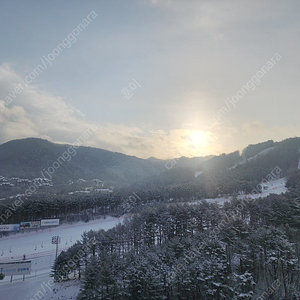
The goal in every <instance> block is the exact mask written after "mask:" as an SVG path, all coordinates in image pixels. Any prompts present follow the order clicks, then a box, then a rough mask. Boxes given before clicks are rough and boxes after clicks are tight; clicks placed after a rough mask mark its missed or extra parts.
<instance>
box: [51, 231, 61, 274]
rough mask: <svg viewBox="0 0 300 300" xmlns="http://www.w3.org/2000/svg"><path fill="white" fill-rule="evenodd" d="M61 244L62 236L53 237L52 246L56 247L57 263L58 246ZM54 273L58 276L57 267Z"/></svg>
mask: <svg viewBox="0 0 300 300" xmlns="http://www.w3.org/2000/svg"><path fill="white" fill-rule="evenodd" d="M60 242H61V238H60V236H58V235H56V236H53V237H52V244H53V245H56V249H55V262H56V260H57V254H58V244H60ZM54 272H55V275H56V267H55V268H54Z"/></svg>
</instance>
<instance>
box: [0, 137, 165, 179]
mask: <svg viewBox="0 0 300 300" xmlns="http://www.w3.org/2000/svg"><path fill="white" fill-rule="evenodd" d="M53 168H55V172H54V173H53V175H51V174H50V173H49V170H50V172H52V171H53ZM163 169H164V163H163V162H160V163H158V162H156V163H153V162H151V161H148V160H145V159H139V158H137V157H134V156H128V155H125V154H121V153H115V152H111V151H107V150H102V149H97V148H91V147H79V148H77V149H75V148H73V147H71V148H70V145H61V144H54V143H51V142H49V141H47V140H43V139H37V138H28V139H21V140H13V141H10V142H7V143H5V144H2V145H0V175H2V176H6V177H18V178H29V179H32V178H36V177H43V174H44V176H45V177H46V178H49V176H48V175H47V174H50V176H53V179H52V180H53V182H54V183H61V182H69V181H75V180H78V179H80V178H83V179H87V180H91V179H95V178H97V179H100V180H102V181H105V182H108V183H111V184H116V183H119V184H130V183H133V182H135V181H137V180H139V179H142V178H146V177H148V176H151V175H155V174H159V173H160V172H161V171H163ZM47 171H48V173H47Z"/></svg>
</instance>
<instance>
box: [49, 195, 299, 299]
mask: <svg viewBox="0 0 300 300" xmlns="http://www.w3.org/2000/svg"><path fill="white" fill-rule="evenodd" d="M299 215H300V203H299V201H298V200H295V199H294V198H293V197H289V196H276V195H272V196H269V197H268V198H266V199H263V200H262V199H261V200H254V201H247V202H243V203H241V201H237V200H235V201H232V202H231V203H229V204H226V205H225V206H224V207H223V208H220V207H219V206H218V205H217V204H210V203H207V202H202V203H200V204H199V205H179V204H178V205H160V206H158V207H155V206H154V207H151V208H147V209H146V210H144V211H142V212H141V213H139V214H135V215H133V216H132V217H131V218H129V219H127V220H126V221H125V222H124V224H123V225H118V226H116V227H114V228H113V229H111V230H108V231H106V232H105V231H103V230H100V231H90V232H88V233H85V234H84V235H83V237H82V241H81V242H77V243H76V244H75V245H74V246H73V247H72V248H70V249H69V250H68V251H66V252H62V253H61V255H60V256H59V257H58V259H57V261H56V264H55V266H54V269H55V270H56V271H57V272H59V274H60V276H62V277H66V278H68V277H70V275H71V274H73V273H74V272H75V273H78V272H80V273H82V272H83V274H84V276H83V286H82V289H81V293H80V295H79V298H78V299H80V300H85V299H89V300H90V299H114V300H117V299H120V300H121V299H134V300H137V299H170V300H171V299H172V300H173V299H175V300H177V299H178V300H179V299H186V300H189V299H193V300H194V299H205V300H207V299H214V300H215V299H219V300H220V299H230V300H231V299H257V297H261V298H258V299H276V300H282V299H286V300H288V299H289V300H290V299H298V298H299V297H300V293H299V292H300V271H299V270H300V269H299V267H300V240H299V236H300V218H299ZM78 253H80V255H78ZM75 257H76V259H75ZM74 260H75V261H74ZM72 261H73V263H70V262H72ZM62 277H59V278H56V279H57V280H59V279H62Z"/></svg>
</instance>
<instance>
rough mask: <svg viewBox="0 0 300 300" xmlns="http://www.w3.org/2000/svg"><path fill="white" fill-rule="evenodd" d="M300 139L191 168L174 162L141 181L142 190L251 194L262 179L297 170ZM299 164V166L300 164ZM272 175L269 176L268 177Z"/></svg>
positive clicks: (259, 146)
mask: <svg viewBox="0 0 300 300" xmlns="http://www.w3.org/2000/svg"><path fill="white" fill-rule="evenodd" d="M299 149H300V138H299V137H296V138H289V139H286V140H283V141H281V142H273V141H267V142H265V143H260V144H257V145H249V146H248V147H247V148H245V150H244V151H242V154H240V153H239V151H235V152H232V153H229V154H221V155H219V156H213V157H212V158H210V159H206V160H203V161H202V162H200V163H198V164H197V163H196V161H194V164H193V165H192V166H188V165H189V163H190V162H191V161H192V159H188V164H187V165H185V166H180V163H179V162H180V160H175V162H177V163H174V164H173V167H172V168H170V169H169V170H165V171H164V172H162V173H161V174H159V175H158V176H152V177H150V178H148V179H147V182H144V183H143V184H142V186H141V187H143V188H149V189H152V188H156V187H164V188H166V187H169V188H171V189H174V188H176V189H179V190H182V191H183V190H184V191H185V193H187V191H190V190H194V191H196V190H198V189H201V190H202V191H203V190H204V191H205V193H206V195H207V194H209V195H211V196H217V195H219V194H234V193H238V192H240V191H247V192H250V191H251V190H252V189H253V188H254V187H256V186H257V185H258V184H259V183H260V182H261V181H262V180H263V179H264V180H268V178H270V177H272V176H273V174H275V173H274V170H277V171H279V170H281V171H280V172H277V174H276V176H279V177H285V176H287V175H288V174H289V173H291V172H293V171H294V170H297V169H298V163H299V156H300V153H299ZM299 165H300V163H299ZM271 175H272V176H271Z"/></svg>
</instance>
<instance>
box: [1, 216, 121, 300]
mask: <svg viewBox="0 0 300 300" xmlns="http://www.w3.org/2000/svg"><path fill="white" fill-rule="evenodd" d="M123 219H124V217H120V218H114V217H107V218H106V219H98V220H94V221H91V222H88V223H83V222H79V223H74V224H69V225H62V226H58V227H53V228H49V229H44V230H40V231H36V232H35V231H34V232H27V233H24V234H22V233H18V234H16V235H12V236H9V237H4V238H0V263H7V262H12V261H20V260H21V259H22V258H23V255H24V254H25V255H26V258H27V259H28V260H31V261H32V271H31V275H27V276H26V279H25V281H24V282H23V281H22V280H21V279H22V276H14V277H13V282H12V283H10V282H9V281H10V276H7V277H5V278H4V280H2V281H0V290H1V293H0V299H5V300H10V299H13V300H19V299H20V300H21V299H22V300H24V299H28V300H30V299H34V295H35V294H36V293H37V292H38V291H39V290H41V291H42V293H43V294H45V297H44V298H39V297H38V298H36V299H75V296H72V295H73V294H74V295H77V294H78V291H79V286H78V285H75V286H74V284H73V283H70V282H68V283H63V284H55V286H54V287H53V288H54V289H59V292H57V293H56V294H54V292H52V291H51V292H50V289H49V288H48V287H47V286H46V285H43V282H45V283H46V284H47V282H48V281H49V280H50V277H49V274H50V270H51V266H52V265H53V262H54V258H55V245H52V244H51V239H52V236H55V235H59V236H60V237H61V244H60V245H59V248H58V249H59V253H60V252H61V251H62V250H66V249H68V248H69V247H70V246H72V245H73V244H74V243H75V242H76V240H80V238H81V235H82V234H83V232H85V231H89V230H98V229H104V230H108V229H110V228H112V227H114V226H115V225H117V224H118V223H119V222H122V221H123ZM41 284H42V285H41ZM50 287H51V286H50ZM66 289H67V290H68V292H67V295H68V296H67V297H63V295H65V292H64V291H65V290H66ZM51 290H52V289H51ZM45 291H48V293H47V294H46V293H45ZM40 295H41V293H40ZM48 296H49V297H48ZM70 297H73V298H70Z"/></svg>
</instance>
